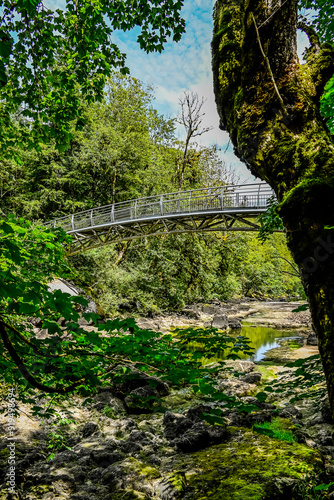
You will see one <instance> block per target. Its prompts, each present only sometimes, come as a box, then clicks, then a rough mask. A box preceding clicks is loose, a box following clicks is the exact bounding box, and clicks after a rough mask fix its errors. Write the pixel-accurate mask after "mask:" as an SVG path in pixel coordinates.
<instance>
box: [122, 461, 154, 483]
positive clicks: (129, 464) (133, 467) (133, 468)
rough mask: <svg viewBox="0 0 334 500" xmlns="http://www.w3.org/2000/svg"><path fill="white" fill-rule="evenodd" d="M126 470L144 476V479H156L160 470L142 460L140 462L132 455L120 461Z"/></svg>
mask: <svg viewBox="0 0 334 500" xmlns="http://www.w3.org/2000/svg"><path fill="white" fill-rule="evenodd" d="M122 465H123V467H125V468H126V471H127V472H128V473H129V472H132V473H136V474H138V476H141V477H144V478H145V479H156V478H158V477H160V472H159V471H158V469H156V468H155V467H151V466H150V465H147V464H145V463H143V462H140V461H139V460H137V459H136V458H134V457H129V458H128V459H127V460H125V461H124V462H123V463H122Z"/></svg>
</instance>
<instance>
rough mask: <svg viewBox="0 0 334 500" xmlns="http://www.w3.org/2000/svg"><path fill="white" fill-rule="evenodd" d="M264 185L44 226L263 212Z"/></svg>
mask: <svg viewBox="0 0 334 500" xmlns="http://www.w3.org/2000/svg"><path fill="white" fill-rule="evenodd" d="M273 194H274V193H273V190H272V189H271V187H270V186H269V185H268V184H265V183H254V184H241V185H229V186H214V187H207V188H200V189H193V190H188V191H180V192H173V193H165V194H159V195H153V196H147V197H145V198H137V199H134V200H129V201H122V202H119V203H114V204H110V205H104V206H102V207H98V208H93V209H90V210H84V211H82V212H77V213H75V214H71V215H67V216H65V217H60V218H57V219H54V220H52V221H50V222H47V223H46V225H47V226H51V227H57V226H60V227H62V228H63V229H64V230H65V231H67V232H74V231H77V230H83V229H89V228H92V227H98V226H100V227H101V226H105V225H108V226H109V225H113V224H119V223H120V222H122V223H126V222H131V221H134V220H141V219H146V218H151V217H160V218H162V217H166V216H168V215H172V214H191V213H198V212H201V213H202V212H206V211H208V212H212V211H213V210H215V211H222V212H223V211H226V210H232V209H233V210H236V211H238V210H240V209H252V210H254V211H255V210H260V209H261V210H263V209H265V208H266V207H267V200H268V199H269V198H270V197H271V196H273Z"/></svg>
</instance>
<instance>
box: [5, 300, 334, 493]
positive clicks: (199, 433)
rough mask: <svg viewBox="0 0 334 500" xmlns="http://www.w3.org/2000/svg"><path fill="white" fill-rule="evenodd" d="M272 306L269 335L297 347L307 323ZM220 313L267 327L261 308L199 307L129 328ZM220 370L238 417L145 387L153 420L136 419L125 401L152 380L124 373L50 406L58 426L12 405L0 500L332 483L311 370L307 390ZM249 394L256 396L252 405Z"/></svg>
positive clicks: (267, 368)
mask: <svg viewBox="0 0 334 500" xmlns="http://www.w3.org/2000/svg"><path fill="white" fill-rule="evenodd" d="M272 305H273V316H275V321H277V324H279V325H280V328H282V325H287V326H286V328H290V329H291V328H292V325H296V326H295V327H294V328H295V331H297V332H298V335H300V337H303V336H304V337H305V338H306V335H307V333H308V330H309V324H308V323H309V320H308V318H307V317H306V316H304V320H303V321H302V322H298V321H297V318H296V317H295V313H292V312H291V311H292V309H293V308H295V307H296V305H295V304H292V305H291V304H289V305H287V304H282V303H279V305H276V304H273V303H272ZM199 308H201V309H199ZM210 308H211V309H210ZM195 314H196V315H197V317H196V318H195V317H191V315H195ZM224 315H225V316H227V321H228V322H229V321H231V320H232V319H234V320H241V319H244V318H248V320H251V321H252V322H253V319H254V318H257V319H258V321H262V322H263V323H264V324H268V323H267V321H270V307H268V305H267V303H255V302H252V303H248V304H245V303H241V302H240V303H238V304H228V305H222V304H219V305H218V304H213V305H212V304H210V305H202V306H195V307H192V308H189V309H188V308H187V310H185V311H184V312H183V314H182V315H180V316H176V315H169V316H164V317H159V318H154V319H152V320H148V319H142V320H140V322H141V324H142V325H143V326H144V325H145V327H147V326H148V325H149V324H150V327H151V328H156V327H157V325H159V326H158V327H157V329H160V330H163V329H168V328H170V327H172V326H174V327H180V326H181V325H182V322H183V321H185V320H186V318H187V319H188V322H187V325H189V323H191V322H194V323H191V324H194V325H195V326H199V324H200V323H201V322H202V324H212V323H213V321H214V320H215V317H216V318H217V316H220V317H222V316H224ZM198 316H199V317H198ZM189 320H190V321H189ZM225 320H226V318H225ZM222 321H223V318H222ZM140 322H139V323H140ZM150 322H152V323H150ZM183 324H184V325H185V323H183ZM87 328H89V329H91V328H92V327H87ZM303 348H304V347H302V348H301V349H303ZM290 350H292V351H294V352H297V351H298V348H297V347H296V345H295V346H294V347H293V348H292V347H291V349H290ZM310 366H311V365H310ZM225 368H226V370H225V371H224V372H221V373H219V374H218V373H217V375H216V382H215V383H216V386H217V388H219V389H220V391H222V392H224V393H225V394H226V395H229V396H233V397H234V398H236V401H237V402H238V403H239V411H238V410H237V409H236V408H234V407H233V406H229V405H228V404H226V402H220V403H219V402H215V403H213V402H211V403H210V401H208V400H206V399H205V398H204V396H202V398H201V397H198V396H197V395H195V394H194V393H193V391H192V390H191V389H190V388H189V387H184V388H183V389H180V390H174V389H173V387H172V385H170V384H168V383H161V382H160V383H158V381H157V380H156V381H155V386H156V391H157V392H158V394H159V396H160V398H161V400H162V405H163V406H164V407H165V411H164V412H155V413H154V412H148V413H145V414H143V413H140V409H138V407H136V402H135V401H136V400H135V399H133V397H134V396H136V395H140V394H142V395H143V394H145V392H146V393H148V392H149V391H150V389H151V385H152V383H151V382H152V377H151V376H148V375H146V374H143V373H142V372H139V371H138V370H136V369H135V368H133V377H132V378H131V377H130V381H128V382H126V384H127V385H126V384H125V385H124V387H122V391H119V387H115V386H114V385H112V384H111V385H110V387H103V388H100V389H99V391H98V393H97V394H95V395H94V394H92V401H91V402H88V403H87V404H85V405H84V403H85V400H84V399H83V398H79V397H69V398H68V400H67V401H65V402H64V403H63V404H62V406H59V407H58V411H59V418H60V419H61V420H59V418H58V420H55V419H49V420H48V421H45V422H41V421H40V420H38V419H36V418H33V417H32V416H31V411H30V408H29V406H28V405H21V406H20V411H21V412H20V418H19V419H18V421H17V423H18V426H17V427H18V432H17V440H16V480H17V494H14V495H12V496H11V495H10V494H9V493H8V490H7V488H6V482H5V480H6V476H5V474H6V472H7V469H8V463H7V459H8V454H9V451H8V448H7V443H6V419H5V417H4V416H3V415H2V416H1V418H0V435H1V444H0V474H1V475H0V483H2V486H1V489H0V500H9V499H15V500H16V499H20V500H21V499H22V500H39V499H41V500H67V499H71V500H72V499H73V500H88V499H89V500H100V499H101V500H102V499H103V500H105V499H106V500H109V499H110V500H121V499H122V500H149V499H154V500H174V499H175V500H177V499H184V500H221V499H222V498H224V499H227V500H248V499H249V500H257V499H258V500H260V499H267V500H269V499H270V500H271V499H286V498H289V499H291V500H293V499H295V500H298V499H299V498H305V495H306V493H308V492H309V491H311V490H310V488H312V484H313V485H315V484H317V482H318V483H319V482H330V481H333V479H334V467H333V462H334V442H333V427H332V424H331V421H330V417H329V408H328V404H327V401H326V395H325V385H324V380H323V378H322V376H321V370H320V368H319V367H315V368H314V367H313V368H312V369H313V372H314V375H313V376H314V377H315V378H314V381H315V384H314V385H313V387H312V389H310V388H309V387H307V383H304V382H305V381H304V382H303V381H301V380H299V379H300V377H299V378H298V376H297V375H296V370H297V367H283V366H279V365H277V364H272V365H268V364H266V365H264V364H262V365H258V364H255V363H252V362H250V361H226V362H225ZM268 387H269V389H268ZM310 390H311V391H312V394H314V395H315V396H314V398H311V397H310V395H312V394H310ZM259 393H260V394H266V397H264V398H263V397H260V396H258V398H256V397H255V396H256V395H258V394H259ZM122 394H123V395H122ZM132 395H133V396H132ZM131 398H132V399H131ZM291 400H293V402H291ZM240 404H241V405H243V406H242V407H240ZM243 408H244V409H243ZM212 409H215V410H219V412H220V415H221V417H222V419H223V420H222V421H221V422H220V424H219V425H217V424H216V425H214V423H213V422H211V423H208V422H205V421H204V420H203V419H202V417H201V416H202V414H203V413H211V411H212ZM240 410H241V411H240ZM265 425H267V426H268V429H267V430H264V429H265ZM261 426H262V427H261ZM261 429H262V430H261ZM57 436H58V437H57ZM284 436H285V437H284ZM50 446H51V447H50ZM57 447H58V448H57ZM51 452H53V453H54V456H53V458H52V459H50V460H49V461H47V458H48V457H49V456H50V454H51ZM302 495H304V496H302ZM308 498H312V497H310V496H309V497H308Z"/></svg>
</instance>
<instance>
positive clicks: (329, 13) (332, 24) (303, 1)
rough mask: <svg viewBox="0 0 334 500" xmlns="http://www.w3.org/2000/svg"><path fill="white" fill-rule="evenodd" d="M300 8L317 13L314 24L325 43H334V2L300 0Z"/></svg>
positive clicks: (328, 0)
mask: <svg viewBox="0 0 334 500" xmlns="http://www.w3.org/2000/svg"><path fill="white" fill-rule="evenodd" d="M299 5H300V7H304V8H306V9H312V10H315V11H316V15H314V16H313V20H312V24H313V26H314V28H315V29H316V31H317V33H318V34H319V35H320V36H321V38H322V40H323V41H327V42H331V43H333V41H334V5H333V1H332V0H299Z"/></svg>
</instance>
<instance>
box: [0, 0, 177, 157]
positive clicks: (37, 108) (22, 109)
mask: <svg viewBox="0 0 334 500" xmlns="http://www.w3.org/2000/svg"><path fill="white" fill-rule="evenodd" d="M39 3H40V2H39V1H38V0H19V1H17V2H16V3H15V4H13V5H12V4H11V2H9V0H5V1H4V3H3V12H2V18H1V21H0V41H1V44H0V47H1V48H0V85H1V86H2V91H1V99H2V101H3V106H4V112H3V115H2V116H0V125H1V127H0V129H2V130H4V120H5V119H6V117H8V114H9V113H13V112H15V113H19V114H20V115H21V117H22V118H23V119H24V120H25V124H26V130H25V132H26V134H25V135H26V140H28V141H29V145H30V147H35V148H36V147H37V148H38V145H39V144H40V143H46V142H48V141H50V139H55V141H56V144H57V148H58V150H59V151H63V150H65V149H67V148H68V146H69V143H70V141H71V139H72V138H73V136H72V133H71V123H73V122H74V123H76V122H77V123H78V124H80V123H82V117H81V114H82V113H81V101H82V97H84V99H85V100H86V102H88V103H91V102H93V101H95V100H101V98H102V94H103V88H104V86H105V83H106V78H107V77H108V76H109V75H110V73H111V70H112V69H113V68H118V69H119V70H120V71H121V72H123V73H127V72H128V70H127V68H126V67H125V54H123V53H121V52H120V50H119V48H118V47H117V45H115V44H114V43H112V41H111V39H110V36H111V34H112V31H113V29H122V30H128V29H131V28H133V27H135V26H140V27H141V32H140V34H139V36H138V42H139V44H140V46H141V47H142V48H143V49H144V50H146V51H147V52H150V51H154V50H157V51H159V52H161V50H162V49H163V46H164V44H165V42H166V41H167V38H168V37H170V36H172V37H173V39H174V40H175V41H177V40H179V39H180V37H181V34H182V33H183V32H184V30H185V23H184V21H183V20H182V19H181V17H180V12H179V11H180V9H181V7H182V3H183V2H181V1H174V0H164V1H160V0H151V1H150V2H146V1H145V2H144V1H142V0H139V1H135V2H134V1H130V0H128V1H126V2H116V3H115V2H112V3H110V2H107V1H105V0H102V1H99V2H96V1H93V0H80V1H79V2H73V1H72V0H68V1H67V2H66V8H65V9H64V10H61V9H56V10H54V11H53V10H51V9H48V8H46V7H45V6H43V8H40V5H39ZM13 40H14V43H13ZM1 118H2V119H1ZM14 132H15V130H14ZM21 133H22V132H21ZM16 138H18V137H16ZM0 140H1V143H2V147H3V152H4V153H5V155H6V157H9V156H13V152H11V145H12V143H11V140H10V139H9V137H8V134H7V133H4V132H2V133H0Z"/></svg>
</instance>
